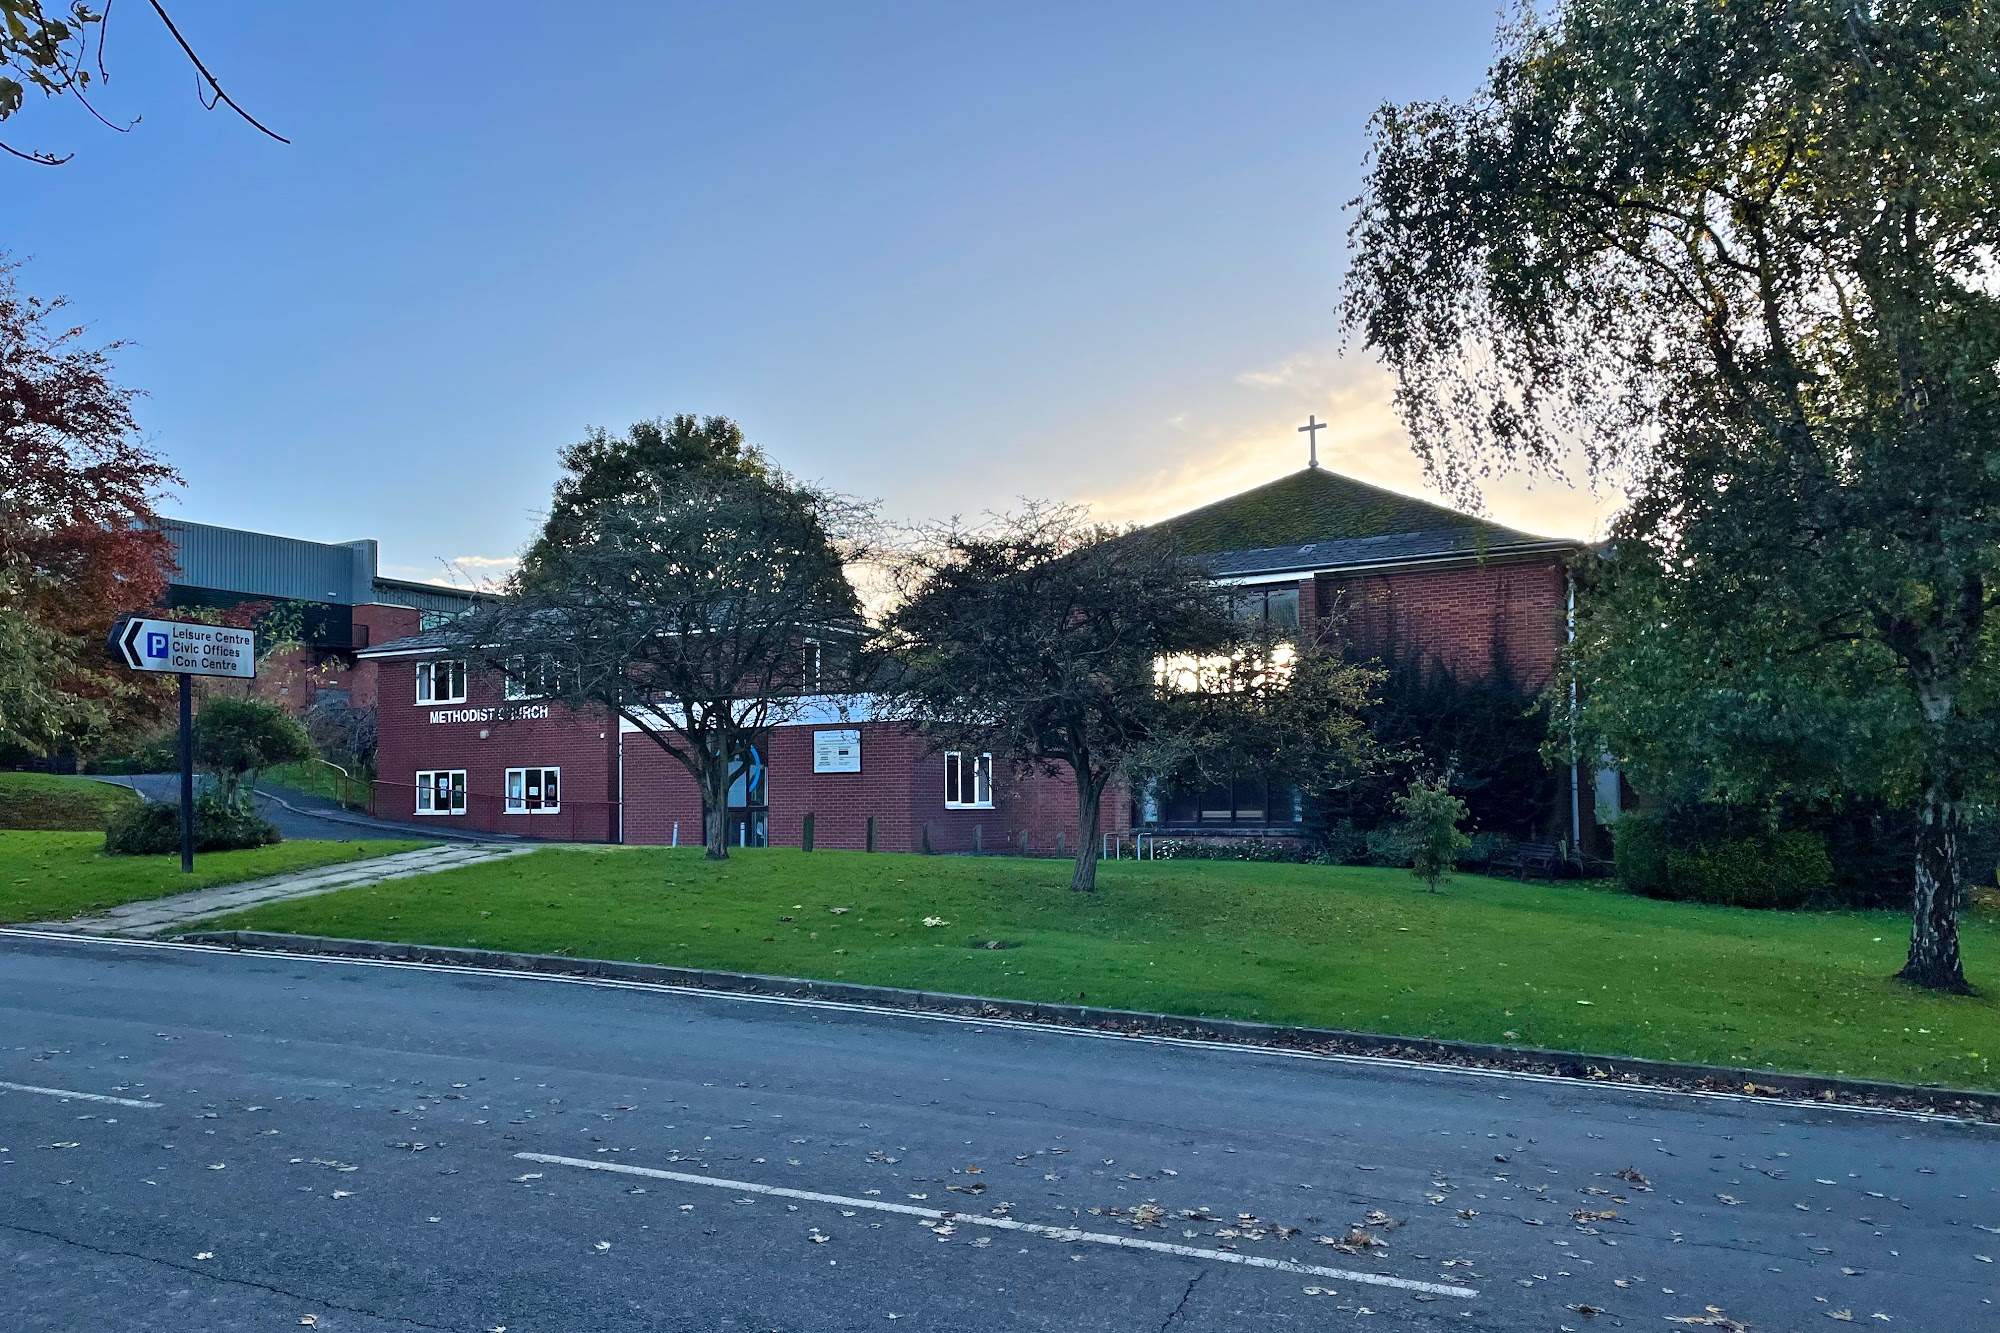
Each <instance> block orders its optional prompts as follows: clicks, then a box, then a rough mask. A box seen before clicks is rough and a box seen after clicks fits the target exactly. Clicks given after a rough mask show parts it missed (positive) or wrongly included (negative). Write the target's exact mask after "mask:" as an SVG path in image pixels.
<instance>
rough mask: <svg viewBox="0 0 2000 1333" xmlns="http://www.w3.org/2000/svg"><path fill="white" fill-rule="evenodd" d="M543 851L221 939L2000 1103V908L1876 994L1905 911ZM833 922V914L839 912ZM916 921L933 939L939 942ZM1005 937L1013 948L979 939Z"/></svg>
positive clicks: (1172, 868)
mask: <svg viewBox="0 0 2000 1333" xmlns="http://www.w3.org/2000/svg"><path fill="white" fill-rule="evenodd" d="M1068 875H1069V868H1068V865H1067V863H1058V862H1053V861H1028V860H1014V859H1011V858H1000V857H993V858H981V859H974V858H969V857H919V856H893V855H875V856H870V855H867V854H866V853H857V852H812V853H806V852H799V851H790V850H768V851H749V852H739V853H737V854H736V855H734V856H732V857H731V859H730V860H729V861H728V862H726V863H723V864H719V865H718V864H710V863H708V862H706V861H704V860H703V859H702V858H701V854H700V853H699V852H698V851H667V850H662V849H625V848H620V849H606V850H604V851H590V850H577V849H566V848H560V849H559V848H550V849H544V850H542V851H538V852H535V853H533V854H532V855H529V856H522V857H513V858H509V859H507V860H504V861H498V862H492V863H489V864H486V865H480V866H472V867H467V868H465V869H461V870H451V871H446V872H443V873H441V874H436V875H428V876H423V877H420V878H416V879H406V880H399V881H395V882H392V883H388V884H382V885H378V886H376V887H373V888H364V889H349V890H346V891H343V892H340V893H334V894H327V895H324V896H321V897H316V898H307V899H301V900H298V901H295V902H288V903H273V904H270V905H267V906H264V907H260V908H256V909H253V910H251V911H248V912H243V913H239V914H236V915H234V916H230V917H227V918H222V919H220V920H218V921H216V922H213V923H210V924H212V925H216V926H225V927H237V928H243V929H257V930H277V931H292V932H297V933H302V934H316V935H337V936H347V937H360V938H368V939H387V940H406V941H412V942H418V943H425V944H447V945H472V946H480V947H487V948H501V949H516V950H523V951H527V952H535V953H558V952H562V953H568V954H570V955H572V956H576V957H595V958H613V959H637V960H644V961H649V962H663V963H680V964H685V965H689V966H697V967H713V968H726V969H731V970H736V971H748V972H767V973H783V974H787V975H792V976H804V977H819V978H828V979H838V980H846V981H859V982H870V983H875V984H880V985H891V986H915V987H923V988H927V989H933V990H947V991H961V992H971V993H974V994H982V995H995V996H1005V997H1009V998H1019V999H1032V1000H1053V1001H1076V1000H1079V999H1082V1000H1085V1001H1087V1002H1088V1003H1091V1004H1099V1005H1109V1006H1113V1007H1117V1008H1130V1009H1146V1010H1158V1011H1165V1012H1170V1013H1180V1014H1192V1015H1205V1016H1215V1017H1231V1018H1249V1019H1259V1020H1263V1021H1267V1022H1280V1023H1305V1024H1315V1025H1323V1026H1333V1027H1345V1028H1357V1029H1364V1030H1368V1031H1374V1032H1389V1033H1397V1034H1401V1035H1407V1036H1431V1037H1455V1038H1461V1039H1470V1040H1476V1041H1493V1042H1511V1043H1518V1044H1522V1045H1529V1046H1545V1047H1554V1048H1561V1049H1570V1050H1583V1051H1592V1052H1600V1053H1612V1054H1624V1055H1638V1056H1653V1057H1658V1058H1666V1059H1677V1060H1693V1061H1699V1062H1703V1063H1712V1064H1722V1065H1735V1066H1741V1067H1746V1068H1772V1069H1780V1070H1788V1071H1798V1072H1818V1073H1844V1074H1848V1075H1851V1076H1854V1077H1864V1078H1883V1079H1895V1080H1901V1081H1908V1082H1915V1083H1935V1084H1943V1085H1949V1086H1956V1087H1967V1088H2000V1002H1996V999H1995V992H2000V916H1996V915H1995V914H1992V913H1981V914H1979V915H1978V916H1977V917H1975V919H1973V920H1971V921H1968V922H1967V924H1966V931H1965V954H1966V960H1967V968H1968V970H1969V972H1970V974H1971V975H1972V977H1973V980H1974V981H1975V982H1980V981H1984V982H1985V983H1986V986H1987V994H1986V995H1984V996H1982V997H1978V998H1973V999H1965V998H1947V997H1939V996H1932V995H1927V994H1922V993H1918V992H1915V991H1912V990H1910V989H1909V988H1907V987H1904V986H1902V985H1900V984H1898V983H1896V982H1892V981H1890V980H1888V977H1889V976H1890V974H1891V973H1893V972H1894V971H1895V970H1896V969H1897V968H1898V967H1899V966H1900V965H1901V962H1902V956H1903V948H1904V943H1905V937H1906V933H1907V929H1908V927H1907V924H1906V922H1905V921H1904V920H1903V919H1902V918H1900V917H1897V916H1895V915H1893V914H1888V913H1815V914H1805V913H1766V912H1750V911H1742V910H1737V909H1733V908H1718V907H1701V906H1694V905H1689V904H1681V903H1662V902H1654V901H1651V900H1649V899H1644V898H1635V897H1630V896H1627V895H1625V894H1621V893H1615V892H1609V891H1605V890H1601V889H1590V888H1580V887H1569V886H1555V885H1528V884H1519V883H1514V882H1512V881H1506V880H1493V879H1484V878H1480V877H1477V876H1462V877H1459V878H1457V879H1455V880H1453V881H1451V882H1450V883H1449V884H1448V885H1447V886H1446V888H1445V891H1444V892H1442V893H1440V894H1437V895H1431V894H1427V893H1424V892H1423V891H1422V890H1421V888H1419V887H1418V886H1417V885H1416V883H1415V881H1414V880H1413V879H1412V878H1411V876H1410V875H1409V874H1408V873H1407V872H1403V871H1393V870H1373V869H1365V868H1347V867H1340V868H1332V867H1321V866H1289V865H1252V864H1244V863H1234V862H1213V861H1209V862H1200V861H1180V862H1157V863H1155V862H1147V863H1143V864H1134V863H1131V862H1123V863H1115V862H1114V863H1109V864H1107V865H1105V867H1104V868H1103V870H1102V872H1101V882H1100V891H1099V893H1098V894H1097V896H1096V897H1095V898H1082V897H1078V896H1075V895H1072V894H1071V893H1070V892H1069V891H1068V888H1067V880H1068ZM836 909H844V910H836ZM926 917H930V918H934V919H938V920H940V921H942V922H943V923H944V924H939V925H931V926H927V925H925V924H924V919H925V918H926ZM993 940H998V941H1001V942H1002V943H1004V944H1006V945H1010V946H1012V947H1008V948H1001V949H991V948H986V947H982V946H984V945H985V944H986V943H987V942H989V941H993Z"/></svg>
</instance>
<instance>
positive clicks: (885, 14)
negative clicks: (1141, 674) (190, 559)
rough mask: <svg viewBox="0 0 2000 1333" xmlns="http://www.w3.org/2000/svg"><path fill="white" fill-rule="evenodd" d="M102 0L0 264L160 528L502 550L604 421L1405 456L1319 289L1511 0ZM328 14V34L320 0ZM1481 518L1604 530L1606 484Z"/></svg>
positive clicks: (1007, 457)
mask: <svg viewBox="0 0 2000 1333" xmlns="http://www.w3.org/2000/svg"><path fill="white" fill-rule="evenodd" d="M170 8H171V9H172V10H173V12H174V13H175V15H176V18H177V20H178V21H179V23H180V25H181V28H182V31H183V32H184V33H185V34H186V35H187V36H188V37H189V39H190V40H191V41H192V42H194V43H195V45H196V48H197V49H198V50H199V51H200V52H201V53H202V55H203V57H204V58H205V59H206V60H207V62H208V64H209V66H210V68H211V69H213V70H215V71H216V73H217V74H218V76H219V77H220V78H221V79H222V82H223V85H224V87H226V88H228V89H229V90H230V92H231V93H232V94H233V95H234V96H235V97H236V98H237V99H238V100H239V101H241V102H242V103H243V104H244V105H245V106H246V107H248V108H249V109H250V110H251V111H252V112H253V113H254V114H256V115H257V116H258V117H259V118H260V119H262V120H263V121H264V122H265V123H267V124H269V125H271V126H272V127H274V128H275V129H277V130H278V131H279V132H280V133H283V134H285V135H287V136H288V137H290V138H291V139H292V141H293V142H292V146H290V147H284V146H282V145H279V144H276V143H273V142H271V141H269V140H267V139H264V138H262V137H261V136H259V135H258V134H256V133H255V132H254V131H253V130H251V129H250V128H249V127H248V126H246V125H243V124H242V123H241V122H239V121H236V120H235V119H234V118H233V117H230V116H229V115H228V114H227V113H226V112H206V111H204V110H203V109H202V108H201V107H200V106H199V105H198V104H197V102H196V101H195V97H194V91H193V83H192V75H191V73H190V72H189V71H188V69H187V67H186V66H185V64H184V63H183V62H182V61H181V60H180V58H179V56H178V54H177V52H175V51H174V50H173V49H172V48H171V47H170V46H169V45H168V40H167V38H166V37H165V35H164V33H163V32H161V31H160V29H159V27H158V25H157V23H156V21H155V20H154V19H153V17H152V15H151V14H150V13H149V12H146V11H144V10H143V9H142V8H140V7H138V6H131V7H125V6H120V7H117V8H116V9H115V10H114V15H113V28H112V32H111V36H110V55H109V60H110V64H111V69H112V75H113V77H112V81H111V84H110V86H109V88H108V89H107V90H105V94H104V95H103V96H102V97H101V98H100V99H99V105H100V108H101V109H103V110H104V111H106V113H107V114H109V115H111V116H112V117H113V118H114V119H118V118H121V117H130V116H132V115H141V116H143V120H142V122H141V123H140V124H139V126H138V127H137V128H135V129H134V130H133V131H132V132H131V133H129V134H125V135H118V134H114V133H112V132H111V131H109V130H106V129H104V128H102V127H101V126H98V125H96V124H94V123H93V122H91V121H90V120H89V119H88V118H87V117H85V116H84V115H83V114H82V113H81V112H80V111H79V110H78V109H76V108H74V107H64V106H59V105H56V104H47V105H39V104H31V105H30V106H29V107H28V108H27V109H26V110H25V111H24V112H23V113H22V114H21V115H19V116H17V117H16V118H15V119H14V120H12V121H10V122H9V123H8V126H7V130H8V134H7V137H8V139H9V141H10V142H14V143H16V144H17V145H22V146H34V147H46V148H59V149H63V150H71V149H73V150H74V151H75V153H76V157H75V160H74V161H72V162H71V163H70V164H69V165H67V166H64V167H62V168H59V169H54V170H47V169H38V168H32V167H29V166H27V165H25V164H19V163H0V248H5V249H7V250H9V251H11V252H12V253H13V254H14V256H15V258H17V259H24V260H27V261H28V266H27V269H26V271H25V273H24V274H23V275H22V279H23V281H24V282H25V284H26V285H27V286H29V287H30V288H31V289H32V290H35V291H38V292H42V293H57V292H61V293H67V294H68V295H69V296H70V297H71V299H72V301H73V303H74V312H75V314H76V315H77V316H78V317H79V318H80V319H82V320H84V321H86V322H88V323H89V325H90V326H91V328H92V330H93V332H94V333H95V334H96V335H97V336H98V337H100V338H102V339H106V340H109V339H113V338H120V339H126V340H129V341H130V343H131V344H132V345H131V346H130V347H128V348H127V349H125V350H124V351H123V352H122V353H121V354H120V357H119V365H120V369H121V374H122V377H123V378H124V379H125V381H126V382H128V383H130V384H133V385H135V386H138V387H141V388H143V389H145V390H146V392H147V393H148V395H149V397H148V399H147V400H146V402H145V403H144V404H143V405H142V408H141V416H142V421H143V424H144V426H145V428H146V430H147V433H148V435H149V437H150V439H151V440H152V442H153V443H154V444H155V445H156V446H157V447H158V448H159V449H160V450H161V451H162V452H164V453H165V454H166V455H167V456H168V457H169V458H170V459H171V460H172V461H173V462H174V463H175V464H176V465H177V466H178V467H179V468H180V469H181V470H182V472H183V473H184V474H185V475H186V478H187V483H188V484H187V486H186V488H185V490H184V491H182V492H181V493H179V494H178V495H177V496H175V497H173V498H172V500H171V501H170V503H169V505H168V509H169V511H170V512H175V513H179V514H182V515H185V516H187V517H190V518H195V519H200V520H204V521H208V522H215V523H224V524H230V525H235V526H241V527H250V528H258V529H263V530H266V531H278V532H284V533H289V534H292V535H296V536H302V537H310V538H315V539H321V540H340V539H346V538H351V537H360V536H373V537H377V538H379V539H381V541H382V547H383V563H384V565H385V570H390V571H393V572H396V573H399V574H402V575H404V576H406V577H419V578H435V577H445V576H446V571H447V569H453V568H455V569H456V570H457V571H459V573H460V575H462V576H478V575H480V574H482V573H490V572H492V571H495V570H498V569H502V568H504V565H503V564H501V563H496V562H504V561H505V559H506V558H507V557H509V556H510V555H512V554H513V552H515V551H516V550H517V549H518V548H519V547H520V545H521V544H522V542H523V541H524V540H525V539H526V538H527V536H528V535H529V533H530V531H531V529H532V527H533V524H534V522H535V520H536V517H537V515H538V514H539V513H540V511H541V508H542V506H543V504H544V503H545V501H546V496H547V493H548V487H549V483H550V481H551V479H552V478H553V476H554V472H555V453H556V450H557V449H558V448H559V447H560V446H561V445H563V444H564V443H566V442H568V441H570V440H572V439H574V438H576V437H577V436H578V435H579V434H580V433H581V431H582V429H583V428H584V427H585V426H586V425H590V424H598V425H605V426H610V427H613V428H617V427H620V426H623V425H624V424H626V423H629V422H630V421H632V420H633V419H635V418H638V417H642V416H650V415H654V414H659V413H669V412H674V411H693V412H703V413H707V412H719V413H725V414H727V415H730V416H733V417H735V418H737V419H738V420H739V421H741V422H742V423H743V425H744V427H745V429H746V430H747V431H748V432H749V434H750V435H751V437H752V438H753V439H755V440H757V441H759V442H761V443H762V444H764V445H765V446H766V447H767V448H769V449H770V450H771V452H772V453H773V454H774V456H776V457H777V458H778V460H779V461H780V462H782V463H784V464H785V465H786V466H787V467H789V468H791V469H792V470H793V471H795V472H798V473H801V474H803V475H806V476H810V477H814V478H818V479H820V480H823V481H825V482H827V483H829V484H831V485H833V486H836V487H838V488H839V489H842V490H846V491H850V492H853V493H857V494H861V495H865V496H869V497H872V498H876V499H879V500H880V501H881V502H882V504H883V509H884V512H885V514H887V515H888V516H890V517H892V518H896V519H905V520H907V519H923V518H935V517H941V516H944V515H948V514H952V513H966V514H972V513H977V512H979V511H981V510H984V509H989V508H994V507H1004V506H1007V505H1009V504H1010V503H1012V502H1013V500H1014V499H1015V498H1016V497H1019V496H1037V497H1051V498H1058V499H1065V500H1076V501H1085V502H1089V503H1091V504H1092V505H1093V506H1094V508H1095V509H1096V510H1097V512H1099V513H1100V514H1102V515H1103V516H1105V517H1108V518H1117V519H1146V518H1151V517H1157V516H1159V515H1162V514H1165V513H1170V512H1174V511H1176V510H1179V509H1182V508H1186V507H1189V506H1190V505H1193V504H1196V503H1200V502H1202V501H1204V500H1206V499H1212V498H1215V497H1217V496H1219V495H1222V494H1226V493H1228V492H1229V491H1232V490H1235V489H1240V488H1241V487H1243V486H1246V485H1249V484H1253V483H1255V482H1257V481H1261V480H1265V479H1268V478H1270V477H1273V476H1276V475H1279V474H1281V473H1283V472H1285V471H1288V470H1290V469H1292V468H1294V467H1297V466H1299V465H1300V464H1301V463H1302V462H1303V459H1304V444H1303V439H1302V437H1300V436H1298V435H1297V434H1295V433H1294V430H1293V428H1294V427H1295V426H1296V425H1297V424H1298V423H1299V422H1301V421H1303V420H1304V419H1305V416H1306V413H1307V412H1308V411H1316V412H1317V413H1318V414H1319V416H1320V417H1321V418H1322V419H1328V420H1331V421H1333V423H1334V429H1333V431H1332V433H1331V434H1330V435H1322V437H1321V456H1322V458H1323V460H1325V461H1326V462H1327V463H1328V464H1329V465H1330V466H1333V467H1336V468H1339V469H1341V470H1344V471H1348V472H1352V473H1354V474H1356V475H1359V476H1363V477H1367V478H1369V479H1371V480H1375V481H1378V482H1382V483H1385V484H1389V485H1394V486H1397V487H1399V488H1401V489H1405V490H1417V489H1420V488H1421V485H1422V482H1421V478H1420V476H1419V474H1418V472H1417V469H1416V466H1415V464H1414V462H1413V461H1412V460H1411V458H1410V456H1409V452H1408V448H1407V444H1406V442H1405V441H1404V439H1403V437H1402V435H1401V433H1400V432H1399V431H1398V430H1397V428H1396V426H1395V424H1394V421H1393V419H1392V418H1391V417H1390V415H1389V414H1388V412H1387V408H1386V392H1387V390H1386V384H1385V383H1384V381H1383V378H1382V376H1381V374H1380V372H1379V371H1378V370H1377V369H1375V368H1374V367H1373V366H1372V365H1371V364H1369V363H1368V362H1367V361H1366V359H1365V358H1361V357H1358V356H1354V355H1349V356H1347V357H1342V356H1340V355H1339V330H1338V328H1337V325H1336V322H1335V318H1334V315H1333V305H1334V302H1335V299H1336V296H1337V284H1338V281H1339V276H1340V273H1341V269H1342V265H1343V255H1344V250H1345V242H1344V232H1345V227H1346V217H1345V214H1344V211H1343V205H1344V203H1345V201H1346V200H1347V199H1348V198H1350V197H1351V196H1352V195H1353V194H1354V192H1355V190H1356V187H1357V182H1358V179H1359V172H1360V164H1361V160H1362V155H1363V152H1364V146H1365V145H1364V137H1363V128H1364V126H1365V123H1366V121H1367V117H1368V114H1369V112H1370V111H1371V109H1372V108H1373V107H1374V106H1375V105H1376V104H1378V103H1379V102H1381V101H1382V100H1384V99H1395V100H1405V99H1412V98H1420V97H1431V96H1438V95H1445V94H1463V93H1464V92H1466V91H1469V90H1470V89H1471V88H1472V87H1473V86H1474V84H1475V81H1476V80H1477V78H1478V76H1479V74H1480V72H1481V70H1482V69H1483V68H1484V65H1485V61H1486V57H1487V55H1488V53H1489V52H1490V50H1491V45H1492V28H1493V7H1492V5H1491V0H1485V3H1478V2H1476V0H1473V2H1466V0H1399V3H1396V4H1376V3H1365V4H1363V3H1350V4H1335V3H1326V2H1325V0H1322V2H1321V3H1316V4H1309V3H1297V4H1294V3H1239V4H1226V5H1225V4H1205V5H1178V4H1169V3H1162V2H1159V0H1155V2H1153V3H1145V4H1136V3H1135V4H1076V3H1066V4H1036V3H1024V2H1022V0H1015V2H1013V3H1007V4H977V3H959V2H957V0H954V2H952V3H924V4H864V3H832V2H824V0H823V2H822V3H813V4H796V5H781V4H757V3H733V4H727V5H724V4H714V5H700V6H695V5H685V4H668V3H643V4H642V3H631V4H627V3H622V2H618V0H613V2H611V3H605V4H602V5H598V6H593V7H588V8H584V7H577V8H574V9H572V8H570V7H564V6H550V5H546V4H544V5H536V6H529V5H525V4H514V3H505V2H501V0H495V2H492V3H486V4H481V5H476V6H475V5H469V4H461V5H457V6H446V5H442V4H388V3H350V4H343V5H340V6H336V7H332V8H328V7H325V6H305V5H271V6H242V5H224V4H217V3H212V2H204V0H181V2H180V3H179V4H176V5H173V6H170ZM329 15H338V16H339V19H340V22H338V23H333V22H329V21H328V16H329ZM1488 503H1489V506H1490V509H1491V511H1492V512H1493V513H1494V514H1495V515H1497V516H1498V517H1501V518H1503V519H1506V520H1509V521H1513V522H1516V523H1520V524H1522V525H1524V526H1528V527H1532V528H1536V529H1538V530H1542V531H1550V532H1565V533H1578V534H1587V533H1589V532H1591V531H1593V530H1595V529H1596V528H1597V527H1598V526H1599V525H1600V524H1601V519H1602V516H1603V515H1604V514H1605V513H1607V512H1608V511H1609V508H1610V500H1609V498H1608V497H1602V496H1599V497H1593V496H1592V495H1590V494H1589V493H1588V492H1586V491H1576V490H1570V489H1567V488H1564V487H1561V486H1552V485H1550V484H1549V483H1547V482H1543V483H1540V484H1537V485H1536V486H1534V487H1532V488H1530V487H1528V486H1527V485H1525V484H1523V483H1520V482H1508V483H1505V484H1502V485H1499V486H1496V487H1495V488H1494V489H1493V490H1492V491H1491V492H1489V496H1488Z"/></svg>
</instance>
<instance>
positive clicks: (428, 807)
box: [417, 768, 465, 815]
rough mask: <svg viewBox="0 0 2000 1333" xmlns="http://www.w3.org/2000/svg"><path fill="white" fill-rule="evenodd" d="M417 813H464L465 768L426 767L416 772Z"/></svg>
mask: <svg viewBox="0 0 2000 1333" xmlns="http://www.w3.org/2000/svg"><path fill="white" fill-rule="evenodd" d="M417 813H418V814H420V815H462V814H464V813H465V770H464V769H462V768H427V769H423V770H420V771H419V772H418V773H417Z"/></svg>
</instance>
